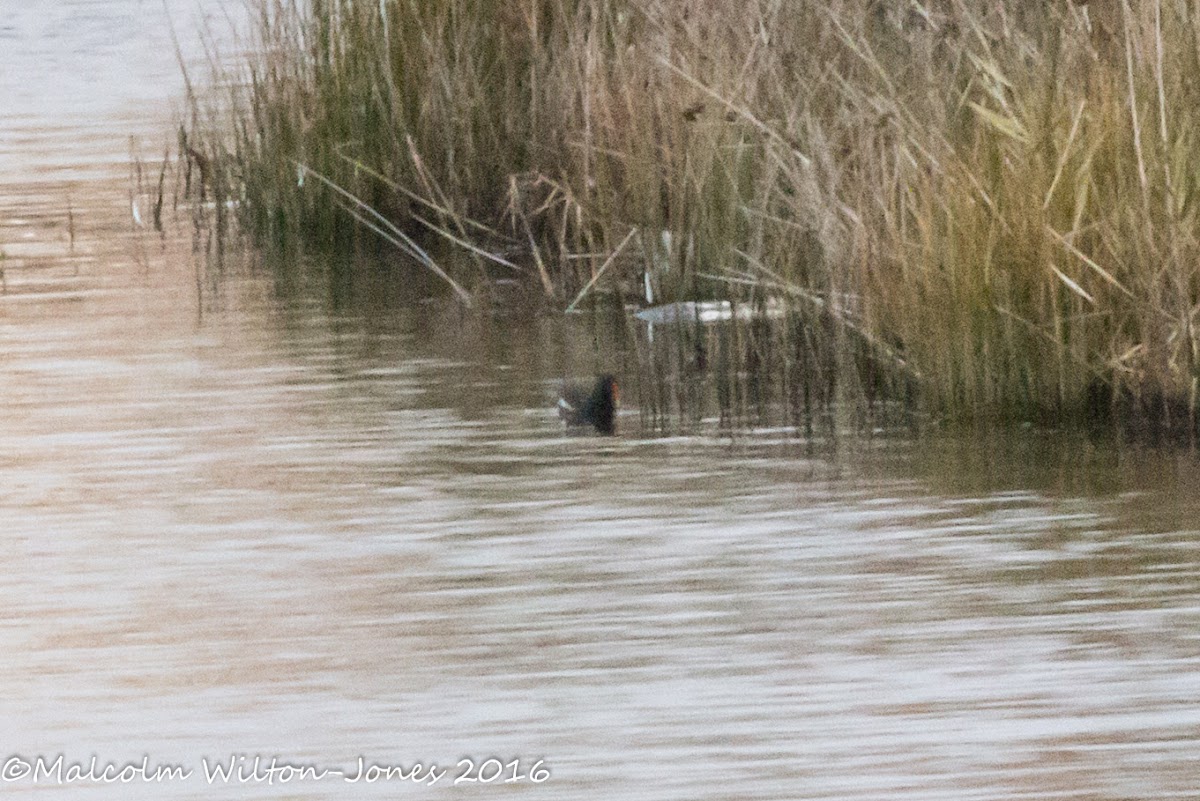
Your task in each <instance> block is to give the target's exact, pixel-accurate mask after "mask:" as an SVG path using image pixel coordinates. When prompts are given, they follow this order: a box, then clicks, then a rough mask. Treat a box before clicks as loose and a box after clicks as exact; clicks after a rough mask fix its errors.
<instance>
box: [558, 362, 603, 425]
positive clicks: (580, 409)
mask: <svg viewBox="0 0 1200 801" xmlns="http://www.w3.org/2000/svg"><path fill="white" fill-rule="evenodd" d="M616 412H617V380H616V379H615V378H613V377H612V376H611V375H602V376H600V377H599V378H597V379H596V381H595V383H593V384H592V385H590V386H589V385H586V384H575V383H570V384H564V385H563V389H562V397H561V398H559V399H558V416H559V417H561V418H562V419H563V420H565V421H566V422H567V425H568V426H594V427H595V429H596V431H598V432H599V433H601V434H611V433H613V431H614V430H615V428H616V421H615V419H614V418H615V415H616Z"/></svg>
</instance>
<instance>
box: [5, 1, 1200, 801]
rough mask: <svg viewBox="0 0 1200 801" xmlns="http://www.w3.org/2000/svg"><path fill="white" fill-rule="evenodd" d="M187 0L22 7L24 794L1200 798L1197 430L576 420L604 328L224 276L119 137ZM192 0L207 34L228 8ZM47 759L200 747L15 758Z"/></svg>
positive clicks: (17, 703) (9, 672)
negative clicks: (141, 206)
mask: <svg viewBox="0 0 1200 801" xmlns="http://www.w3.org/2000/svg"><path fill="white" fill-rule="evenodd" d="M162 8H163V7H162V5H161V4H159V3H155V2H149V0H147V2H136V0H124V2H100V1H99V0H93V1H92V2H74V3H70V2H58V3H49V2H16V0H4V1H3V2H0V9H3V10H4V11H5V12H6V14H7V17H6V18H5V21H4V22H3V23H0V100H3V109H4V111H3V116H0V248H3V251H4V253H5V254H6V259H5V260H4V262H3V263H2V265H0V266H3V267H4V270H5V279H6V291H5V292H4V293H3V294H0V408H3V409H4V410H5V413H4V420H5V422H4V425H3V426H0V479H2V481H3V501H2V502H0V532H2V536H3V538H4V539H3V543H4V546H5V547H4V548H3V550H2V551H0V564H2V570H0V608H2V609H3V610H4V611H3V613H2V616H0V621H2V623H0V687H2V688H3V689H2V690H0V716H2V719H3V720H4V722H5V725H4V730H5V737H4V745H3V746H2V749H3V751H4V754H3V756H4V757H5V758H6V759H7V761H6V762H5V763H4V769H5V770H6V771H9V774H8V776H9V778H12V779H14V780H13V781H10V782H8V783H7V784H6V786H5V788H4V789H5V790H6V791H9V790H14V791H17V792H30V791H32V790H35V789H39V790H48V791H49V792H50V793H51V794H52V795H51V796H47V797H58V794H60V793H62V794H64V795H63V797H84V796H86V797H93V796H95V797H113V798H128V797H139V798H140V797H145V798H164V797H165V798H197V799H199V798H214V797H215V798H224V797H231V798H241V797H255V798H258V797H262V798H288V799H320V798H360V797H361V798H385V797H386V798H397V797H409V796H411V797H427V798H434V797H439V798H440V797H449V796H456V797H457V796H459V795H463V797H465V796H466V795H471V796H480V797H482V796H484V795H486V796H488V797H492V796H496V797H500V796H504V797H508V796H513V795H518V796H521V797H539V798H554V799H591V798H619V799H655V800H656V801H657V800H658V799H798V798H803V799H913V800H914V801H917V800H918V799H919V800H921V801H926V800H928V799H976V798H977V799H1042V798H1045V799H1049V798H1054V799H1081V800H1082V799H1089V800H1090V799H1114V800H1115V799H1130V798H1139V799H1143V798H1144V799H1175V798H1177V799H1185V798H1187V799H1190V798H1195V797H1196V793H1197V788H1198V784H1200V761H1198V758H1200V706H1198V705H1197V703H1196V700H1195V699H1197V698H1200V601H1198V597H1197V590H1198V589H1200V545H1198V542H1200V532H1198V531H1197V528H1198V524H1197V522H1196V521H1197V520H1200V514H1198V513H1200V501H1198V500H1197V495H1196V488H1197V486H1200V483H1198V481H1200V473H1198V471H1197V468H1196V462H1195V457H1194V456H1193V455H1192V454H1186V453H1184V454H1180V453H1171V452H1162V451H1154V450H1138V449H1126V450H1123V451H1118V450H1115V449H1113V448H1111V447H1109V446H1106V445H1100V444H1095V443H1091V442H1088V441H1086V440H1082V439H1073V438H1070V437H1066V436H1061V435H1054V434H1050V433H1047V432H1037V431H1030V432H1021V433H1018V434H1016V435H1014V436H1013V437H1011V438H1008V439H1004V440H992V441H989V442H987V443H986V444H983V443H981V442H980V441H978V440H974V439H971V440H967V439H956V438H953V437H949V436H947V437H942V438H934V439H930V440H926V441H921V442H913V441H910V440H907V439H904V438H902V437H887V436H879V437H876V438H875V439H872V440H863V439H861V438H860V439H853V438H851V439H847V440H844V441H842V442H839V443H835V444H825V445H810V444H807V443H805V442H803V441H802V440H800V439H799V438H797V437H796V436H795V435H794V434H791V433H789V432H779V431H760V432H749V433H745V434H739V435H737V436H734V437H730V436H727V435H720V434H717V433H716V432H715V431H713V432H710V433H707V434H705V433H700V434H695V435H690V436H686V437H685V436H678V437H652V436H650V435H649V434H648V433H643V428H642V427H641V425H640V424H639V420H638V415H637V413H636V410H628V411H626V413H625V414H624V415H623V416H622V419H621V433H620V436H618V437H616V438H612V439H601V438H594V437H574V436H571V437H568V436H564V434H563V432H562V431H561V429H560V428H559V426H558V422H557V420H556V419H555V418H554V416H553V411H552V408H551V401H552V392H553V386H554V382H555V379H556V378H557V376H558V375H560V374H561V373H562V372H563V370H564V369H566V368H565V367H564V364H565V360H568V359H569V356H568V354H570V353H576V354H578V353H588V352H589V348H588V346H587V344H585V345H584V346H581V347H578V348H575V349H574V350H573V349H572V347H571V346H569V345H563V344H562V340H564V339H567V340H569V339H570V329H569V328H568V329H564V328H563V327H562V326H559V325H557V324H555V323H554V322H553V321H550V322H546V321H540V322H539V321H533V320H528V319H524V318H521V317H516V318H512V319H507V318H499V319H490V318H486V317H481V316H480V315H478V314H464V313H461V312H458V311H456V310H453V309H444V308H439V307H438V306H437V305H431V304H418V305H412V304H406V303H403V302H401V301H400V300H398V299H397V296H399V295H401V294H403V293H402V292H401V291H400V290H399V289H397V287H395V286H387V285H380V286H370V287H367V288H366V289H365V290H361V291H362V292H363V295H364V297H366V298H368V299H369V302H362V303H347V302H345V298H344V297H341V296H339V295H337V294H332V295H331V294H330V293H329V292H328V291H327V289H325V288H324V285H323V282H322V281H321V280H320V279H314V281H313V282H312V286H311V287H300V288H290V289H288V290H286V291H283V290H280V289H279V288H277V287H276V286H275V285H274V284H273V282H272V280H271V276H270V272H269V270H265V269H255V268H253V267H252V266H246V265H241V266H238V264H240V262H237V260H234V267H232V268H231V269H230V270H229V271H228V273H227V276H226V278H225V279H224V280H223V281H220V282H219V283H208V282H207V281H206V280H201V281H199V282H198V281H197V269H198V268H197V266H196V264H195V262H194V260H193V256H192V253H191V249H190V242H188V241H186V238H181V239H179V240H178V241H177V240H176V238H174V237H168V238H167V239H166V240H161V239H160V238H158V236H157V235H156V234H153V233H150V232H148V231H145V230H141V229H135V226H133V224H132V223H131V220H130V212H129V193H130V189H129V182H128V175H129V166H128V154H129V150H130V145H129V138H130V136H131V135H132V136H135V137H136V140H137V142H140V143H147V144H145V145H144V147H145V148H146V149H147V150H148V151H149V152H151V153H155V152H158V149H159V145H158V144H157V143H159V142H164V141H168V140H169V136H168V135H164V134H163V133H162V130H163V129H162V128H160V127H158V126H160V125H161V123H160V122H159V121H160V120H169V112H170V107H171V106H170V103H171V97H172V93H173V92H175V91H177V89H178V83H179V80H178V77H177V73H176V72H175V67H174V55H173V53H171V52H170V37H169V34H167V33H166V31H167V28H166V27H165V25H166V22H165V19H164V14H163V12H162ZM170 8H171V10H172V16H174V17H175V20H176V25H177V26H178V27H179V28H180V29H181V33H180V38H181V41H192V40H189V39H188V38H187V37H189V36H192V37H194V36H195V25H196V20H197V19H201V18H203V17H204V16H205V15H209V16H216V15H219V13H220V11H221V9H220V6H219V5H218V4H214V3H208V4H206V5H205V6H198V5H196V4H192V3H182V2H181V3H177V4H176V3H172V4H171V6H170ZM185 17H186V19H187V20H188V21H187V22H186V25H185V23H183V22H181V19H182V18H185ZM131 65H139V68H144V69H145V72H144V73H134V72H132V71H131ZM156 137H157V138H156ZM177 227H181V228H186V225H180V226H177ZM250 264H251V265H252V264H253V260H251V262H250ZM360 289H361V288H360ZM581 339H583V340H585V342H586V341H587V340H588V336H587V335H586V333H585V335H584V336H582V337H581ZM597 358H598V359H604V358H611V359H612V363H621V359H622V358H624V357H622V356H620V355H619V354H618V355H615V356H614V355H611V354H610V355H609V356H608V357H606V356H605V355H604V354H601V356H599V357H597ZM635 389H636V388H635ZM626 394H627V395H628V394H629V393H628V392H627V393H626ZM635 396H636V395H635ZM704 430H706V429H704V428H703V427H701V431H704ZM60 754H61V755H63V757H64V759H65V763H72V762H82V763H85V765H86V764H87V763H89V762H90V761H91V760H92V758H93V757H95V758H96V760H97V768H96V770H97V772H102V771H103V767H104V765H106V764H109V763H115V765H116V766H117V767H118V768H120V767H121V766H123V765H125V764H126V763H135V764H136V765H141V764H142V760H143V759H145V760H146V764H147V766H148V767H149V769H150V770H152V771H153V770H155V769H159V768H163V767H165V766H168V765H179V766H181V767H182V768H183V769H185V770H187V771H191V772H192V775H191V776H190V778H179V779H170V780H169V779H164V780H162V781H159V782H147V783H143V782H141V781H140V780H138V781H135V782H133V783H131V784H119V783H116V784H114V783H104V782H101V781H95V780H90V779H87V778H84V779H80V780H78V781H72V782H69V785H70V786H69V788H66V789H64V788H60V787H57V786H55V785H54V784H53V780H52V779H47V778H45V777H41V778H40V779H39V780H38V781H37V782H36V783H35V782H34V781H33V779H32V778H31V777H28V776H25V777H22V776H20V775H19V774H20V773H21V771H22V765H23V764H24V763H25V762H28V763H35V762H36V761H37V758H38V757H39V756H40V757H42V758H44V759H45V760H47V761H48V762H50V763H51V766H52V763H53V760H54V759H55V758H56V757H57V756H58V755H60ZM256 757H259V758H260V760H261V761H260V765H259V772H258V774H257V776H252V775H251V774H252V773H253V768H254V764H253V763H254V760H255V758H256ZM493 757H494V758H496V759H498V760H500V763H502V765H500V766H502V767H503V772H502V775H501V778H500V779H497V780H495V781H493V782H490V783H489V785H490V786H487V787H479V786H478V784H476V785H475V786H473V787H470V786H467V787H464V786H463V785H462V784H460V785H458V786H457V787H455V786H453V785H452V782H453V780H454V778H455V777H456V776H458V775H459V774H461V773H462V772H463V770H464V769H466V768H467V767H469V766H467V765H465V764H464V765H461V766H460V765H459V760H461V759H463V758H471V759H474V760H475V767H476V769H478V767H479V766H480V765H481V764H482V763H483V762H484V761H485V760H487V759H489V758H493ZM272 758H276V759H277V760H278V763H277V766H280V765H283V764H288V765H301V764H304V765H310V766H313V767H314V769H317V770H324V771H329V772H328V773H326V775H325V776H324V778H315V776H314V775H309V776H306V777H304V778H299V777H296V776H294V775H289V774H288V773H287V772H286V771H279V772H276V773H272V774H268V773H266V772H264V768H265V767H266V766H267V765H268V764H269V762H270V760H271V759H272ZM360 758H364V759H365V760H367V762H368V763H378V764H379V765H383V766H404V767H405V768H406V769H411V768H412V766H413V763H415V762H421V763H422V765H423V767H422V770H421V771H420V772H419V773H420V776H421V777H425V775H426V772H427V771H428V767H429V764H430V763H431V762H436V763H437V764H438V766H439V770H445V769H448V770H449V773H447V774H446V775H445V777H444V778H442V779H441V780H439V781H438V782H437V783H436V784H434V785H433V786H432V787H420V786H418V785H417V784H416V783H414V782H411V781H403V780H401V779H399V778H393V779H391V780H390V781H377V782H372V783H368V782H367V781H365V780H364V781H362V782H357V783H353V782H349V781H345V779H346V778H354V776H355V774H356V773H357V771H358V760H359V759H360ZM22 760H23V761H24V762H23V761H22ZM206 760H207V762H206ZM230 760H233V761H234V763H235V766H237V767H240V768H241V770H242V771H243V776H245V777H248V780H246V781H241V780H239V779H237V778H233V779H230V780H228V781H225V780H220V779H218V780H216V781H215V782H214V783H215V785H216V786H212V785H210V784H209V782H208V781H206V778H205V769H206V767H209V768H211V763H213V762H218V761H219V762H221V763H222V764H229V761H230ZM514 760H520V763H519V765H515V766H514V765H512V764H511V763H512V762H513V761H514ZM538 760H542V763H541V765H540V766H539V765H537V762H538ZM497 767H498V765H497V763H490V764H489V766H488V767H487V768H486V772H485V775H487V776H490V775H491V773H492V772H493V770H494V769H495V768H497ZM535 767H541V768H548V769H549V778H548V779H546V780H545V781H543V782H535V781H532V780H531V779H530V778H528V776H529V774H530V771H531V770H532V769H534V768H535ZM336 770H342V771H344V772H345V776H338V775H336V774H335V773H333V771H336ZM515 772H519V773H520V774H522V775H524V776H526V777H527V778H525V779H523V780H521V781H517V782H511V783H505V782H504V779H506V778H509V777H511V776H513V775H514V773H515ZM63 773H64V780H65V777H66V774H67V769H66V764H64V765H63ZM472 775H475V774H472ZM534 775H535V776H536V777H537V778H541V774H537V773H535V774H534ZM268 776H270V781H269V782H268V779H267V777H268ZM67 792H70V793H71V794H70V795H66V793H67ZM38 797H42V796H38Z"/></svg>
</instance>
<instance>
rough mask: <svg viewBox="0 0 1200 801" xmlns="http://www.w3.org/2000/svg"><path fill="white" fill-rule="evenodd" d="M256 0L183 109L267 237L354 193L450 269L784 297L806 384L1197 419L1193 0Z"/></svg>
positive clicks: (1003, 406) (1166, 420)
mask: <svg viewBox="0 0 1200 801" xmlns="http://www.w3.org/2000/svg"><path fill="white" fill-rule="evenodd" d="M257 9H258V16H257V19H256V27H255V33H254V37H253V38H252V40H251V41H250V42H249V45H250V46H249V47H248V48H247V50H248V52H249V53H250V55H249V56H248V57H247V59H248V60H247V61H246V62H245V64H244V66H243V67H242V72H241V74H239V75H237V76H234V77H232V78H226V79H225V82H226V83H227V85H229V86H230V88H229V90H228V92H227V94H226V95H224V97H225V98H226V101H225V102H224V103H218V104H217V105H216V106H215V107H212V108H210V109H209V110H208V111H202V109H201V104H199V103H196V104H195V106H194V109H195V111H194V114H193V118H192V119H191V120H190V123H189V125H188V136H189V141H190V142H191V144H190V145H189V146H190V147H192V149H193V150H194V151H195V155H196V158H198V159H201V160H203V161H205V162H206V163H208V164H209V165H210V168H209V172H210V173H212V174H211V175H210V176H209V177H208V178H207V180H208V181H210V182H214V183H221V184H222V185H223V186H225V187H226V189H225V190H224V191H227V192H228V193H230V194H231V195H233V196H235V197H237V198H239V199H240V200H241V206H240V208H241V217H242V221H243V224H244V225H245V226H247V227H248V228H249V229H250V230H251V231H253V232H255V233H257V234H258V235H259V236H261V237H263V238H264V239H284V240H286V239H293V238H297V237H301V238H307V239H309V240H310V241H314V242H325V243H330V242H333V243H343V244H347V243H353V242H355V241H359V242H365V241H368V240H369V239H370V238H371V235H370V234H366V233H364V230H367V229H364V218H366V217H369V215H366V214H365V213H364V212H363V209H365V208H369V209H370V210H371V211H372V213H377V214H378V215H380V216H381V217H382V218H384V219H386V220H387V221H389V223H390V224H391V225H394V226H395V227H396V229H397V230H403V231H404V232H405V233H406V234H407V235H412V236H414V237H416V238H417V239H418V240H420V241H425V238H423V237H418V236H417V234H418V232H420V233H422V234H423V235H425V237H426V238H427V237H435V238H441V239H443V240H444V241H446V242H449V243H453V244H452V246H453V247H459V248H462V249H463V251H464V253H466V254H469V256H470V258H468V259H464V260H462V263H463V264H466V265H470V267H469V269H468V270H463V269H460V271H459V272H458V273H456V274H455V275H454V276H452V277H453V279H454V280H455V281H456V282H460V283H462V284H465V285H466V286H468V287H470V286H478V285H479V282H480V281H483V280H484V279H485V278H486V277H487V276H494V275H497V274H509V273H520V274H523V275H525V276H526V278H527V280H529V281H531V282H533V283H534V284H535V285H536V286H538V287H539V288H540V289H541V291H543V292H544V293H546V294H547V295H548V296H549V297H550V298H552V299H553V301H554V302H556V303H561V304H562V305H564V306H565V305H567V304H568V303H569V302H570V301H572V299H576V298H577V297H578V296H579V293H580V290H581V289H583V288H585V287H587V288H588V291H590V292H595V291H602V290H612V289H617V290H620V291H625V292H630V291H633V290H634V288H640V287H642V286H644V285H646V284H648V285H649V286H651V288H652V289H653V290H654V292H655V298H656V300H658V301H671V300H677V299H696V298H706V297H729V298H733V299H735V300H738V301H742V302H749V303H751V304H753V303H757V302H761V300H762V299H763V298H764V297H767V296H771V297H778V298H784V299H785V300H786V301H787V303H788V304H789V306H790V308H791V309H792V311H793V313H792V315H791V316H790V317H789V318H788V321H787V323H786V324H785V326H784V327H783V331H784V338H785V342H783V343H782V345H781V347H780V348H777V351H778V352H779V353H782V354H783V355H782V356H780V361H779V364H780V369H781V370H783V371H785V372H788V371H792V372H794V374H795V380H794V381H793V380H791V379H788V380H785V382H784V383H785V384H789V382H790V384H789V385H790V386H792V391H794V393H796V397H799V395H800V394H805V395H806V396H811V394H812V393H813V392H817V394H819V395H820V396H821V400H822V401H825V402H828V401H831V400H835V399H837V398H839V397H840V398H852V399H859V400H861V399H864V398H869V397H871V396H872V395H873V393H875V392H878V391H882V392H884V393H895V392H903V393H905V395H906V397H915V398H917V399H919V400H918V401H917V402H918V403H919V404H920V405H921V406H922V408H924V409H926V410H928V411H930V412H933V413H936V414H944V415H951V416H959V417H975V418H1001V419H1006V418H1021V419H1029V418H1030V417H1034V416H1043V417H1047V418H1050V419H1062V418H1064V417H1071V416H1078V415H1105V414H1108V413H1109V412H1110V411H1112V410H1116V411H1119V412H1122V413H1128V414H1130V415H1132V416H1133V417H1134V418H1137V419H1143V420H1147V421H1152V422H1153V423H1154V424H1156V425H1159V424H1165V425H1167V426H1168V427H1170V428H1173V429H1179V430H1185V431H1189V432H1190V431H1192V430H1193V429H1194V427H1195V421H1196V389H1197V379H1198V376H1200V373H1198V368H1197V356H1196V349H1197V334H1196V332H1195V330H1194V328H1195V326H1194V318H1195V315H1196V312H1197V309H1198V307H1197V295H1198V292H1200V287H1198V278H1197V264H1198V263H1200V261H1198V260H1200V242H1198V238H1197V234H1198V232H1200V229H1198V225H1197V216H1196V215H1197V197H1198V195H1197V189H1198V187H1200V160H1197V159H1196V158H1195V156H1194V153H1195V152H1196V149H1197V138H1198V137H1200V83H1197V82H1196V81H1194V80H1192V79H1191V77H1190V76H1194V75H1196V74H1198V70H1200V56H1198V55H1197V54H1200V11H1198V10H1197V9H1196V7H1195V4H1192V3H1187V2H1183V0H1155V1H1154V2H1146V3H1141V4H1133V3H1130V2H1128V0H1091V2H1083V3H1082V4H1080V3H1067V2H1062V3H1037V4H1032V3H1024V2H1018V0H1004V1H1002V2H995V1H994V0H926V1H925V2H923V3H922V2H899V1H898V0H896V1H895V2H892V1H891V0H875V1H874V2H870V3H862V2H857V1H852V0H789V1H786V2H785V0H512V1H511V2H506V3H493V2H491V1H490V0H371V2H366V1H365V0H361V1H356V0H309V2H307V3H302V4H295V3H292V2H284V0H258V5H257ZM306 175H308V176H310V177H311V176H313V175H317V176H320V179H321V180H320V181H314V180H307V181H305V180H304V178H305V176H306ZM329 185H335V186H336V187H338V188H339V189H340V190H341V192H342V194H338V193H337V192H335V191H333V190H331V189H330V188H329ZM347 197H352V198H353V200H347ZM369 219H370V220H374V218H369ZM373 225H374V226H375V229H378V228H379V226H380V225H381V224H380V223H378V222H375V223H373ZM367 228H368V229H371V226H367ZM414 244H415V243H414ZM418 269H419V268H418ZM643 274H647V275H648V277H647V278H645V279H644V280H643ZM597 276H599V277H597ZM585 294H586V293H585ZM818 389H819V392H818Z"/></svg>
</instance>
